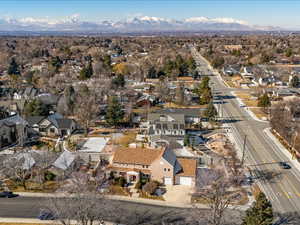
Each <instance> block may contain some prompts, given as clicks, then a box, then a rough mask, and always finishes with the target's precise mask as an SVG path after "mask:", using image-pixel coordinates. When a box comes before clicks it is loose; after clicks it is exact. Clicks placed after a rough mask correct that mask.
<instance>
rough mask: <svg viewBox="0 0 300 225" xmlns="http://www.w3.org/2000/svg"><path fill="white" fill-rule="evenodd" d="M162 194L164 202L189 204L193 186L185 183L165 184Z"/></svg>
mask: <svg viewBox="0 0 300 225" xmlns="http://www.w3.org/2000/svg"><path fill="white" fill-rule="evenodd" d="M165 188H166V193H165V194H164V195H163V197H164V199H165V200H166V202H172V203H181V204H190V203H191V193H192V191H193V187H191V186H186V185H166V187H165Z"/></svg>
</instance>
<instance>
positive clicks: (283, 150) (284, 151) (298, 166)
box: [264, 128, 300, 171]
mask: <svg viewBox="0 0 300 225" xmlns="http://www.w3.org/2000/svg"><path fill="white" fill-rule="evenodd" d="M264 133H265V134H266V135H267V136H268V137H269V138H270V139H271V141H273V142H274V144H276V145H277V146H278V148H279V149H280V150H281V153H282V154H284V155H285V156H286V157H287V158H288V159H289V161H290V162H291V163H292V164H293V167H295V168H296V169H297V170H298V171H300V163H299V162H298V161H297V159H293V157H292V155H291V153H290V152H289V151H288V150H287V149H286V147H284V146H283V145H282V144H281V143H280V141H279V140H278V139H277V138H276V137H275V136H274V135H273V134H272V132H271V128H266V129H264Z"/></svg>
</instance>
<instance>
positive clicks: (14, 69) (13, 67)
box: [7, 58, 21, 75]
mask: <svg viewBox="0 0 300 225" xmlns="http://www.w3.org/2000/svg"><path fill="white" fill-rule="evenodd" d="M7 73H8V74H9V75H20V74H21V72H20V68H19V65H18V63H17V62H16V60H15V58H12V59H11V61H10V63H9V66H8V69H7Z"/></svg>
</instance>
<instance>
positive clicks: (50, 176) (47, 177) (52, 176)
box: [44, 171, 56, 181]
mask: <svg viewBox="0 0 300 225" xmlns="http://www.w3.org/2000/svg"><path fill="white" fill-rule="evenodd" d="M44 176H45V180H46V181H53V180H54V179H55V177H56V175H55V174H53V173H51V172H50V171H47V172H46V173H45V175H44Z"/></svg>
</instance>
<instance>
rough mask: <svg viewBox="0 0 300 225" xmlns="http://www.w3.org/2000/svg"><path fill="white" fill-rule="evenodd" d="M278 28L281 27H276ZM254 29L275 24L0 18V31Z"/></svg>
mask: <svg viewBox="0 0 300 225" xmlns="http://www.w3.org/2000/svg"><path fill="white" fill-rule="evenodd" d="M276 29H278V28H276ZM205 30H208V31H220V30H224V31H255V30H275V29H274V28H273V27H270V26H265V27H258V26H252V25H250V24H249V23H248V22H246V21H242V20H236V19H233V18H207V17H192V18H187V19H184V20H173V19H165V18H159V17H150V16H140V17H134V18H130V19H126V20H121V21H117V22H112V21H101V22H88V21H81V20H80V19H79V15H72V16H70V17H67V18H63V19H55V20H54V19H50V18H47V17H46V18H32V17H27V18H22V19H11V18H3V19H1V18H0V31H62V32H65V31H74V32H78V31H80V32H116V33H117V32H153V31H159V32H163V31H205Z"/></svg>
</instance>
